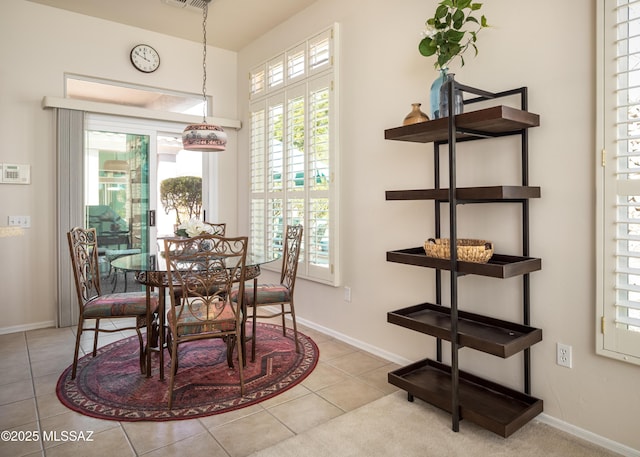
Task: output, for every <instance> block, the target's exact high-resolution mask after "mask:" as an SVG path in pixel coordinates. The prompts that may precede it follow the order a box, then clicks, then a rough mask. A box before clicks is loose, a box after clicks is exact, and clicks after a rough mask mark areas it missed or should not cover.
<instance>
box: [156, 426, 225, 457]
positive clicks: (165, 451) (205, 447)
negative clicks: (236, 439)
mask: <svg viewBox="0 0 640 457" xmlns="http://www.w3.org/2000/svg"><path fill="white" fill-rule="evenodd" d="M228 455H229V454H227V453H226V452H225V450H224V449H223V448H222V446H220V444H219V443H218V442H217V441H216V440H215V439H214V438H213V437H212V436H211V435H210V434H209V433H207V432H204V433H200V434H198V435H195V436H191V437H189V438H187V439H184V440H182V441H177V442H175V443H173V444H170V445H168V446H165V447H162V448H160V449H156V450H155V451H153V452H150V453H148V454H145V455H144V457H204V456H206V457H228Z"/></svg>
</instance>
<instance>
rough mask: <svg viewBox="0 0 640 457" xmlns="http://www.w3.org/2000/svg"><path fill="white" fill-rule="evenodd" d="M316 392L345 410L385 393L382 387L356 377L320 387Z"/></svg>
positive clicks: (368, 401) (354, 407)
mask: <svg viewBox="0 0 640 457" xmlns="http://www.w3.org/2000/svg"><path fill="white" fill-rule="evenodd" d="M316 393H317V394H318V395H320V396H321V397H322V398H324V399H326V400H327V401H329V402H331V403H333V404H334V405H336V406H338V407H339V408H341V409H342V410H344V411H351V410H353V409H356V408H359V407H360V406H363V405H365V404H367V403H370V402H372V401H374V400H377V399H378V398H381V397H384V395H385V394H384V393H383V392H382V391H381V390H380V389H376V388H375V387H371V386H370V385H369V384H367V383H365V382H364V381H361V380H359V379H356V378H350V379H347V380H346V381H345V382H342V383H340V384H334V385H333V386H329V387H326V388H324V389H320V390H319V391H318V392H316Z"/></svg>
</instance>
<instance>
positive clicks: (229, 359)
mask: <svg viewBox="0 0 640 457" xmlns="http://www.w3.org/2000/svg"><path fill="white" fill-rule="evenodd" d="M223 341H224V342H225V343H226V344H227V365H228V366H229V368H233V349H234V347H235V345H236V339H235V337H234V336H233V335H227V336H226V337H224V338H223ZM238 351H239V352H241V350H240V346H238Z"/></svg>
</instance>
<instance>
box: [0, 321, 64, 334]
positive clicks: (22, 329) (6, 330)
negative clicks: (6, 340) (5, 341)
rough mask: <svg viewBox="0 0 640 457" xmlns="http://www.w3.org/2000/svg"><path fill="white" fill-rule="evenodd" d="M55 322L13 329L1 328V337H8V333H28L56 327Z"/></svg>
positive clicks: (13, 327) (36, 323)
mask: <svg viewBox="0 0 640 457" xmlns="http://www.w3.org/2000/svg"><path fill="white" fill-rule="evenodd" d="M55 326H56V323H55V321H44V322H34V323H33V324H27V325H14V326H12V327H0V335H6V334H7V333H17V332H28V331H29V330H38V329H41V328H51V327H55Z"/></svg>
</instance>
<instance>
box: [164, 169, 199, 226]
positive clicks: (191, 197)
mask: <svg viewBox="0 0 640 457" xmlns="http://www.w3.org/2000/svg"><path fill="white" fill-rule="evenodd" d="M160 201H161V202H162V206H163V207H164V211H165V213H167V214H169V212H170V211H175V212H176V223H178V224H180V223H181V222H182V218H186V219H191V218H194V217H195V218H198V217H200V211H201V209H202V178H200V177H197V176H179V177H177V178H168V179H165V180H164V181H162V182H161V183H160Z"/></svg>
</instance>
